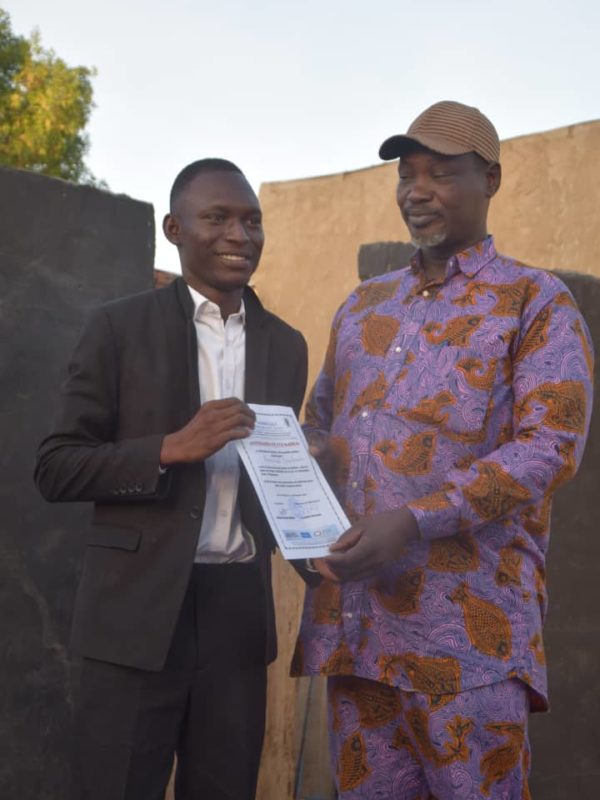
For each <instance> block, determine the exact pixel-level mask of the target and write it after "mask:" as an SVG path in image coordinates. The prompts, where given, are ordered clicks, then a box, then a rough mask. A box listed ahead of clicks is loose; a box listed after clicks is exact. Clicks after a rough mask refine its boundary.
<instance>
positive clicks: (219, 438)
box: [160, 397, 256, 467]
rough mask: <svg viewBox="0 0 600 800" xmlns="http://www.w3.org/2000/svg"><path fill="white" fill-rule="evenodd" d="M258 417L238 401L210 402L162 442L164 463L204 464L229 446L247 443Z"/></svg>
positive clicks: (162, 462) (231, 399)
mask: <svg viewBox="0 0 600 800" xmlns="http://www.w3.org/2000/svg"><path fill="white" fill-rule="evenodd" d="M255 419H256V415H255V413H254V411H252V409H250V408H249V407H248V406H247V405H246V403H243V402H242V401H241V400H238V399H237V398H236V397H228V398H226V399H224V400H209V401H208V402H206V403H204V405H202V406H201V407H200V408H199V409H198V411H197V412H196V414H195V415H194V416H193V417H192V419H191V420H190V421H189V422H188V423H187V425H185V426H184V427H183V428H181V429H180V430H178V431H175V432H174V433H168V434H167V435H166V436H165V438H164V439H163V442H162V447H161V451H160V463H161V465H162V466H165V467H166V466H168V465H169V464H189V463H191V462H194V461H203V460H204V459H205V458H208V457H209V456H212V454H213V453H216V452H217V450H220V449H221V448H222V447H224V445H226V444H227V442H231V441H233V440H235V439H245V438H246V436H249V435H250V434H251V433H252V430H253V429H254V423H255Z"/></svg>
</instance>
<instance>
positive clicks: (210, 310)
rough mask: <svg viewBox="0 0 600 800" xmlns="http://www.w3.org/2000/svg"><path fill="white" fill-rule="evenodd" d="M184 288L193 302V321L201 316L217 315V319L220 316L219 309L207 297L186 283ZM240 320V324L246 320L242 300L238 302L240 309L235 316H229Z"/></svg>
mask: <svg viewBox="0 0 600 800" xmlns="http://www.w3.org/2000/svg"><path fill="white" fill-rule="evenodd" d="M186 286H187V288H188V290H189V292H190V295H191V297H192V300H193V302H194V319H196V320H197V319H200V318H201V317H203V316H215V314H217V313H218V315H219V317H220V316H221V309H220V308H219V306H218V305H217V304H216V303H213V301H212V300H209V299H208V297H205V296H204V295H203V294H201V292H199V291H198V290H197V289H194V288H192V287H191V286H190V285H189V283H186ZM238 316H239V318H240V319H241V321H242V322H244V321H245V319H246V308H245V306H244V300H243V299H242V300H241V301H240V307H239V309H238V311H236V312H235V314H230V317H238Z"/></svg>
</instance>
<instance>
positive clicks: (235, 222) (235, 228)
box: [225, 217, 250, 242]
mask: <svg viewBox="0 0 600 800" xmlns="http://www.w3.org/2000/svg"><path fill="white" fill-rule="evenodd" d="M225 238H226V239H227V240H228V241H230V242H247V241H249V239H250V237H249V236H248V231H247V230H246V226H245V225H244V221H243V220H241V219H236V218H234V217H232V218H231V219H230V220H229V224H228V225H227V230H226V231H225Z"/></svg>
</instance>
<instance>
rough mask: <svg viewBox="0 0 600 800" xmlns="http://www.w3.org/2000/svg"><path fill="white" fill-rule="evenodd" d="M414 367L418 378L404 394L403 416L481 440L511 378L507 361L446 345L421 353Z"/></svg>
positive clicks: (461, 438)
mask: <svg viewBox="0 0 600 800" xmlns="http://www.w3.org/2000/svg"><path fill="white" fill-rule="evenodd" d="M414 367H415V373H416V375H417V380H416V381H415V382H411V381H409V382H408V384H407V387H406V388H407V389H409V392H404V397H402V398H399V400H400V403H401V410H400V414H401V416H403V417H404V418H405V419H407V420H410V421H412V422H414V423H420V424H421V425H427V426H431V427H432V428H435V429H437V430H438V431H439V432H440V433H441V434H442V435H445V436H447V437H448V438H450V439H456V440H458V441H463V442H464V443H465V444H477V443H479V442H482V441H483V440H484V439H485V438H486V432H487V425H488V422H489V417H490V415H491V413H492V410H493V399H494V396H495V393H496V391H497V389H498V388H499V387H500V386H501V385H502V384H503V383H504V380H505V377H506V376H504V371H505V368H504V359H502V358H499V357H498V356H497V355H495V354H492V355H490V356H486V355H485V354H484V353H483V352H481V351H480V350H471V349H466V348H463V347H454V346H452V345H447V346H444V347H440V348H439V350H437V351H429V352H428V353H427V354H426V355H425V356H422V357H419V356H418V357H417V359H416V362H415V364H414Z"/></svg>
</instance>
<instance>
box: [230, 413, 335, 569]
mask: <svg viewBox="0 0 600 800" xmlns="http://www.w3.org/2000/svg"><path fill="white" fill-rule="evenodd" d="M249 406H250V408H251V409H252V410H253V411H254V412H255V414H256V425H255V427H254V430H253V431H252V433H251V434H250V436H248V437H247V438H246V439H238V440H237V441H236V445H237V448H238V452H239V454H240V458H241V459H242V463H243V464H244V467H245V468H246V471H247V472H248V475H249V476H250V479H251V481H252V484H253V486H254V489H255V491H256V494H257V495H258V499H259V500H260V502H261V505H262V507H263V511H264V512H265V515H266V517H267V520H268V522H269V524H270V526H271V529H272V531H273V535H274V536H275V540H276V541H277V544H278V545H279V548H280V550H281V554H282V555H283V557H284V558H287V559H290V558H315V557H320V556H326V555H328V553H329V545H330V544H332V543H333V542H335V540H336V539H337V538H338V537H339V536H340V535H341V534H342V533H343V532H344V531H345V530H347V529H348V528H349V527H350V522H349V521H348V518H347V517H346V515H345V514H344V512H343V510H342V507H341V506H340V504H339V502H338V500H337V498H336V497H335V495H334V494H333V492H332V491H331V487H330V486H329V484H328V483H327V481H326V480H325V476H324V475H323V473H322V472H321V468H320V467H319V465H318V464H317V462H316V460H315V459H314V458H313V457H312V456H311V454H310V453H309V451H308V444H307V442H306V439H305V438H304V434H303V433H302V428H301V427H300V425H299V424H298V420H297V419H296V417H295V415H294V412H293V410H292V409H291V408H288V407H286V406H267V405H256V404H252V403H249Z"/></svg>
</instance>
